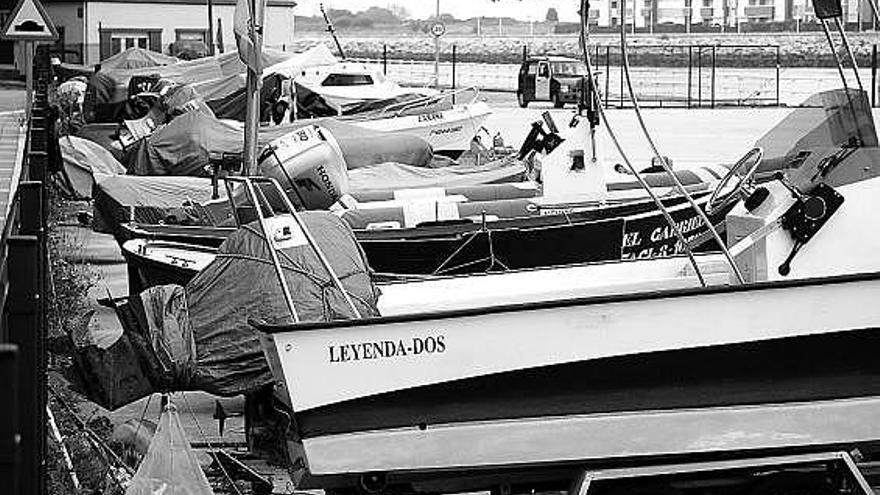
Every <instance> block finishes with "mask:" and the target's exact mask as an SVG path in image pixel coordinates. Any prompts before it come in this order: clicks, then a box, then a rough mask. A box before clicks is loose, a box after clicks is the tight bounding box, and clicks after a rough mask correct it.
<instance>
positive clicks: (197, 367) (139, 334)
mask: <svg viewBox="0 0 880 495" xmlns="http://www.w3.org/2000/svg"><path fill="white" fill-rule="evenodd" d="M301 217H302V219H303V220H304V221H305V224H306V225H307V226H308V228H309V230H310V231H311V233H312V235H313V236H314V238H315V240H316V242H317V243H318V245H319V246H320V248H321V249H322V250H323V253H324V255H325V256H326V257H327V259H328V261H329V263H330V264H331V266H333V268H334V270H335V271H336V274H337V275H338V276H339V278H340V279H341V281H342V284H343V286H344V287H345V289H346V291H347V292H348V294H349V295H350V297H351V298H352V299H353V301H354V304H355V305H356V306H357V308H358V311H359V312H360V314H361V315H362V316H364V317H369V316H377V315H378V310H377V308H376V302H377V298H378V291H377V290H376V289H375V288H374V286H373V285H372V282H371V280H370V276H369V272H368V267H367V264H366V260H365V258H364V255H363V252H362V251H361V249H360V246H359V245H358V244H357V242H356V241H355V238H354V234H353V233H352V232H351V229H349V228H348V227H347V226H346V225H345V224H344V223H343V222H342V221H341V220H340V219H339V218H338V217H336V216H335V215H333V214H330V213H327V212H305V213H302V214H301ZM279 254H280V257H281V264H282V266H283V270H284V274H285V277H286V280H287V283H288V286H289V287H290V291H291V293H292V297H293V300H294V304H295V307H296V310H297V313H298V315H299V318H300V320H301V321H331V320H340V319H350V318H351V317H352V313H351V311H350V309H349V307H348V305H347V304H346V303H345V301H344V299H343V297H342V295H341V293H340V292H339V290H338V289H337V288H336V287H335V285H334V284H333V283H332V281H331V279H330V276H329V275H328V273H327V271H326V270H325V269H324V267H323V265H321V264H320V262H319V260H318V257H317V256H316V255H315V254H314V252H313V251H312V249H311V248H310V247H309V246H308V245H300V246H295V247H290V248H285V249H283V250H281V251H280V252H279ZM116 311H117V315H118V316H119V319H120V322H121V323H122V327H123V333H122V336H121V337H120V338H119V339H118V340H117V341H116V342H114V343H113V344H112V345H110V346H109V347H107V348H106V349H102V348H99V347H98V346H97V345H95V344H94V343H93V342H94V340H93V339H88V338H80V339H77V341H78V342H81V344H78V346H79V347H78V348H77V353H76V355H75V356H74V362H75V366H74V368H73V369H72V370H71V371H72V378H73V379H74V380H75V383H76V385H77V386H78V387H80V388H81V389H82V391H83V392H84V393H85V394H86V395H87V396H88V397H89V398H90V399H91V400H93V401H95V402H96V403H98V404H100V405H102V406H103V407H106V408H108V409H116V408H118V407H120V406H123V405H125V404H128V403H130V402H132V401H135V400H137V399H139V398H141V397H144V396H146V395H148V394H150V393H153V392H162V391H175V390H204V391H206V392H210V393H212V394H217V395H224V396H231V395H238V394H243V393H250V392H254V391H256V390H257V389H259V388H261V387H263V386H265V385H268V384H270V383H272V382H273V381H274V378H273V376H272V374H271V372H270V371H269V366H268V363H267V362H266V360H265V357H264V355H263V350H262V346H261V343H260V335H259V333H258V332H257V330H255V329H254V328H253V327H252V326H251V325H249V324H248V320H249V319H253V318H257V319H261V320H264V321H267V322H275V323H284V322H289V321H290V319H289V318H290V316H289V312H288V309H287V305H286V303H285V301H284V298H283V296H282V292H281V288H280V285H279V283H278V279H277V277H276V273H275V269H274V266H273V265H272V262H271V259H270V256H269V251H268V248H267V246H266V243H265V242H264V241H263V238H262V235H261V234H260V227H259V225H258V224H256V223H252V224H248V225H247V226H245V227H244V228H242V229H239V230H238V231H237V232H235V233H234V234H233V235H231V236H230V237H229V238H228V239H227V240H226V242H224V243H223V245H221V246H220V248H219V254H218V256H217V259H216V260H214V261H213V262H212V263H211V264H209V265H208V266H207V267H206V268H205V269H204V270H202V272H201V273H199V274H198V275H197V276H196V277H195V278H194V279H193V280H192V281H191V282H190V283H189V284H188V285H187V286H186V287H185V288H183V287H180V286H177V285H165V286H159V287H152V288H150V289H148V290H146V291H144V292H142V293H141V294H139V295H137V296H132V297H130V298H128V299H127V300H121V304H119V305H118V306H117V308H116Z"/></svg>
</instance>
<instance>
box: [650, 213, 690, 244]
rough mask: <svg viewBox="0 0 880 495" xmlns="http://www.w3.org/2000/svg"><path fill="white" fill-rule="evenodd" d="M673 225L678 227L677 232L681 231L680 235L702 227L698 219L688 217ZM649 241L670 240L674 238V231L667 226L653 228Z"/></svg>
mask: <svg viewBox="0 0 880 495" xmlns="http://www.w3.org/2000/svg"><path fill="white" fill-rule="evenodd" d="M675 225H676V226H677V227H678V230H680V231H681V233H682V234H687V233H688V232H691V231H693V230H696V229H698V228H700V225H702V221H701V219H700V217H696V216H694V217H690V218H688V219H685V220H681V221H678V222H675ZM650 237H651V240H652V241H654V242H659V241H665V240H666V239H672V238H673V237H675V230H673V228H672V227H670V226H669V225H663V226H660V227H657V228H655V229H654V230H652V231H651V236H650Z"/></svg>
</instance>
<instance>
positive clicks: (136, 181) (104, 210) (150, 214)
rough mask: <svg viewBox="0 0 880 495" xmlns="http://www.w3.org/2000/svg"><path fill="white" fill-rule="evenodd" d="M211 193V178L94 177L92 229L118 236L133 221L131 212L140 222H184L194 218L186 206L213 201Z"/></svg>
mask: <svg viewBox="0 0 880 495" xmlns="http://www.w3.org/2000/svg"><path fill="white" fill-rule="evenodd" d="M212 192H213V191H212V187H211V179H207V178H202V177H136V176H131V175H103V174H95V187H94V191H93V198H94V202H93V203H92V207H93V209H94V220H93V221H92V229H93V230H95V231H96V232H103V233H107V234H114V235H118V234H120V232H119V224H120V223H124V222H128V221H129V220H130V219H131V216H132V214H131V212H132V210H134V220H135V221H138V222H145V223H158V222H159V221H168V220H169V217H173V218H175V219H177V220H178V221H177V222H176V223H183V222H182V221H181V220H183V219H186V218H188V217H190V216H192V215H194V212H192V211H191V208H187V207H185V204H186V203H190V202H192V203H198V204H201V205H203V204H205V203H207V202H209V201H211V195H212ZM218 193H219V194H220V197H221V198H225V197H226V188H224V187H222V186H221V187H219V188H218ZM194 220H195V219H194Z"/></svg>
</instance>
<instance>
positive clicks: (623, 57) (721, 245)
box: [581, 0, 745, 284]
mask: <svg viewBox="0 0 880 495" xmlns="http://www.w3.org/2000/svg"><path fill="white" fill-rule="evenodd" d="M633 1H635V0H633ZM620 12H622V14H621V16H620V18H621V22H620V59H621V64H622V66H623V73H624V77H625V80H626V87H627V91H628V92H629V97H630V100H631V101H632V104H633V111H634V112H635V114H636V118H637V119H638V121H639V127H641V129H642V133H643V134H644V135H645V139H647V141H648V144H649V145H650V146H651V150H652V151H653V152H654V156H655V157H656V158H657V161H658V162H659V163H660V166H661V167H663V170H664V171H665V172H666V174H667V175H669V177H670V178H671V179H672V184H673V185H674V186H675V188H676V189H677V190H678V192H679V193H681V195H682V196H684V198H685V199H686V200H687V202H688V203H690V205H691V208H693V209H694V212H696V214H697V216H698V217H699V218H700V220H701V221H702V222H703V224H704V225H705V226H706V228H707V229H708V230H709V232H711V233H712V237H714V238H715V242H717V243H718V248H719V249H720V250H721V252H722V253H723V254H724V257H725V258H726V259H727V263H728V264H729V265H730V268H731V270H733V273H734V276H736V279H737V281H738V282H739V283H740V284H742V283H745V279H744V278H743V275H742V272H740V270H739V267H738V266H736V261H734V259H733V256H732V255H731V254H730V251H729V250H728V249H727V245H726V244H725V243H724V240H722V239H721V236H720V235H719V234H718V231H717V230H715V227H714V226H713V225H712V222H711V221H710V220H709V217H707V216H706V213H705V212H704V211H703V209H702V208H700V206H699V205H697V203H696V201H694V198H693V197H692V196H691V195H690V193H689V192H688V191H687V189H686V188H685V187H684V186H683V185H682V184H681V182H680V181H679V180H678V177H677V176H676V175H675V173H674V172H673V171H672V169H671V168H670V167H669V163H667V161H666V159H665V158H664V157H663V156H662V155H661V154H660V150H659V149H657V145H656V144H655V143H654V139H653V138H651V133H650V132H648V127H647V126H646V125H645V120H644V118H643V117H642V111H641V108H640V107H639V101H638V98H637V97H636V93H635V90H634V89H633V85H632V78H631V77H630V70H629V57H628V56H627V51H626V0H621V9H620ZM581 15H582V16H583V15H584V13H583V12H581ZM587 15H588V14H587ZM582 24H583V21H582ZM684 249H685V250H686V251H690V247H689V246H688V245H687V244H685V245H684Z"/></svg>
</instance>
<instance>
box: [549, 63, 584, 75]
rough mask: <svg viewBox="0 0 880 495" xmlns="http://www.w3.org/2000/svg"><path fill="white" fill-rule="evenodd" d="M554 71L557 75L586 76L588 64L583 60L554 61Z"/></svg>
mask: <svg viewBox="0 0 880 495" xmlns="http://www.w3.org/2000/svg"><path fill="white" fill-rule="evenodd" d="M551 65H552V66H553V73H554V74H556V75H557V76H586V75H587V66H586V65H584V63H583V62H553V63H552V64H551Z"/></svg>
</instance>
